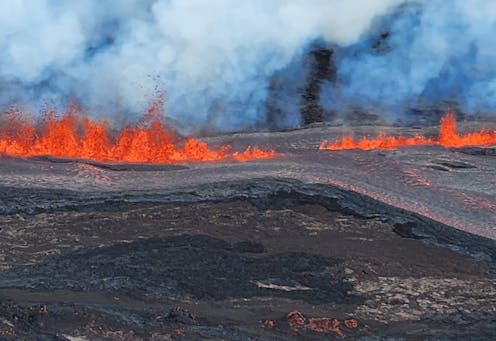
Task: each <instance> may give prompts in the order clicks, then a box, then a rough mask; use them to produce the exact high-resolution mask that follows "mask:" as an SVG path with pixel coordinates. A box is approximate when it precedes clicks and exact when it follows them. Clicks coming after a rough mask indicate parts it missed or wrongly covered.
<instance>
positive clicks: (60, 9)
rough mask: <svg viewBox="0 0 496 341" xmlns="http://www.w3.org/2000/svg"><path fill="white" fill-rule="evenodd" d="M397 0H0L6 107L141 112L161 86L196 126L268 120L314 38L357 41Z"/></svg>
mask: <svg viewBox="0 0 496 341" xmlns="http://www.w3.org/2000/svg"><path fill="white" fill-rule="evenodd" d="M399 2H400V0H362V1H349V0H306V1H304V0H292V1H288V0H270V1H266V0H265V1H264V0H238V1H230V0H155V1H154V0H141V1H140V0H119V1H100V0H85V1H62V0H16V1H3V2H1V3H0V32H1V36H0V104H3V105H6V104H24V103H16V102H28V103H29V104H31V105H32V106H34V107H36V106H39V105H40V103H43V101H47V100H48V101H53V102H54V103H56V104H61V103H62V104H63V103H64V102H65V101H67V100H69V99H70V98H71V97H75V98H77V99H78V100H79V101H80V102H81V104H82V105H83V106H87V107H88V108H90V109H92V108H93V109H94V110H99V111H104V112H106V113H108V114H112V113H116V112H124V113H126V114H127V113H138V112H140V111H142V110H143V109H144V106H145V105H146V104H147V103H149V101H150V99H151V98H152V97H153V96H154V94H155V93H156V87H157V86H159V87H160V88H162V89H163V90H164V91H165V93H166V101H167V109H166V115H168V116H170V117H172V118H174V119H176V120H178V121H179V122H180V123H182V124H183V125H184V126H188V127H189V128H190V129H197V128H199V127H201V126H203V125H204V124H206V123H207V122H208V121H210V124H212V120H214V125H215V127H216V128H218V129H240V128H244V127H247V126H249V125H251V124H254V123H256V122H257V121H259V120H261V119H262V115H263V114H264V105H265V100H266V97H267V88H268V85H269V80H270V77H271V76H272V75H273V74H274V72H276V71H278V70H280V69H282V68H284V67H285V66H286V65H288V64H289V63H290V62H291V60H292V59H293V58H294V57H295V56H297V55H298V54H300V53H302V51H303V50H304V49H305V48H306V47H307V45H308V44H309V43H310V42H312V41H314V40H317V39H324V40H326V41H329V42H332V43H335V44H339V45H349V44H352V43H354V42H356V41H357V40H358V39H359V38H360V36H361V35H362V34H363V33H364V32H365V31H366V30H367V29H368V28H369V27H370V25H371V22H372V20H373V19H374V18H375V17H376V16H379V15H382V14H384V13H386V12H387V11H389V10H390V9H391V8H392V7H393V6H394V5H396V4H398V3H399Z"/></svg>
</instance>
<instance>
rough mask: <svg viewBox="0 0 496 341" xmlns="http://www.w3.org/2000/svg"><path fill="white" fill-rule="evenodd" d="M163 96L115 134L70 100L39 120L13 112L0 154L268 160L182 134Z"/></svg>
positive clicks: (268, 154) (2, 130) (253, 151)
mask: <svg viewBox="0 0 496 341" xmlns="http://www.w3.org/2000/svg"><path fill="white" fill-rule="evenodd" d="M161 105H162V103H161V102H160V101H158V102H156V103H154V105H153V106H152V107H151V108H150V109H149V110H148V112H147V113H146V114H145V115H144V116H143V118H142V120H141V121H140V122H139V123H138V124H137V125H135V126H128V127H125V128H124V129H122V130H121V131H120V132H119V133H118V134H114V136H115V137H114V138H111V134H110V131H109V128H108V125H107V123H106V122H105V121H102V122H94V121H91V120H90V119H88V118H81V115H79V114H78V113H79V112H80V110H79V109H78V107H77V106H76V105H71V106H70V107H69V109H68V110H67V112H66V113H65V114H64V115H63V116H62V117H60V118H56V117H55V114H54V112H50V113H48V114H47V115H46V117H45V119H44V120H43V122H42V124H40V125H36V124H35V123H33V122H31V121H29V120H28V119H26V118H25V117H24V115H22V113H20V112H15V113H10V114H9V115H6V117H4V119H3V122H2V124H1V125H0V153H4V154H7V155H11V156H16V157H30V156H40V155H50V156H55V157H63V158H78V159H87V160H96V161H110V162H144V163H173V162H189V161H192V162H200V161H220V160H229V159H233V160H237V161H249V160H254V159H267V158H272V157H274V156H275V155H276V153H275V151H274V150H266V151H265V150H261V149H259V148H258V147H248V148H246V150H245V151H243V152H232V151H231V146H228V145H226V146H222V147H220V148H217V149H213V148H210V147H209V146H208V145H207V144H206V143H205V142H202V141H200V140H198V139H195V138H180V137H178V136H176V134H174V132H173V131H172V130H170V129H167V127H166V126H165V125H164V123H163V122H162V120H161V119H160V117H159V116H160V115H159V112H160V106H161Z"/></svg>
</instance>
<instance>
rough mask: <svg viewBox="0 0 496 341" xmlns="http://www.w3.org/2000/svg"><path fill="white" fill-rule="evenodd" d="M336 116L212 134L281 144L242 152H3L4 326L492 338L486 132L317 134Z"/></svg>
mask: <svg viewBox="0 0 496 341" xmlns="http://www.w3.org/2000/svg"><path fill="white" fill-rule="evenodd" d="M362 129H370V128H362ZM390 129H391V133H392V134H394V133H398V134H399V133H401V134H403V135H408V134H409V133H413V132H414V131H409V130H407V129H396V130H394V131H393V128H390ZM399 130H401V131H399ZM337 133H338V131H337V130H336V128H332V127H314V128H311V129H303V130H298V131H291V132H282V133H255V134H238V135H229V136H220V137H215V138H213V137H212V138H209V139H208V142H209V144H212V145H215V144H219V145H222V144H231V145H233V147H234V148H235V149H242V148H243V147H245V146H246V145H248V144H256V145H261V146H263V145H267V146H270V147H272V148H275V149H276V150H277V151H278V152H279V153H280V154H279V156H277V157H276V158H274V159H271V160H263V161H256V162H247V163H234V162H223V163H220V162H217V163H198V164H184V165H174V166H171V165H136V164H120V165H112V164H100V163H94V162H86V161H75V160H57V159H52V158H49V157H47V158H37V159H13V158H8V157H4V158H3V159H2V160H1V162H0V174H1V176H0V181H1V184H0V186H1V190H0V213H1V215H0V246H1V251H0V268H1V269H0V271H1V275H0V305H1V309H0V339H15V340H18V339H32V340H43V339H45V340H53V339H60V340H140V339H143V340H174V339H184V340H195V339H198V340H205V339H212V340H220V339H222V340H267V339H273V340H291V339H295V340H296V339H309V340H312V339H315V340H319V339H329V338H330V339H341V338H343V337H347V338H351V339H362V340H377V339H387V338H391V339H405V340H417V339H423V340H428V339H432V340H443V339H446V340H466V339H477V340H484V339H487V340H492V339H494V338H495V337H496V281H495V279H494V273H495V269H496V242H495V238H496V237H495V236H496V229H495V227H496V215H495V213H494V212H495V209H496V200H495V196H496V183H495V181H496V180H495V179H496V158H495V157H494V154H495V150H494V148H491V147H486V148H465V149H452V150H450V149H444V148H440V147H415V148H405V149H399V150H396V151H367V152H364V151H353V150H351V151H340V152H329V151H319V150H318V146H319V144H320V143H321V141H322V140H323V139H324V138H328V137H329V136H336V134H337Z"/></svg>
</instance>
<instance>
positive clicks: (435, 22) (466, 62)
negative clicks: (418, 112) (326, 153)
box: [321, 0, 496, 118]
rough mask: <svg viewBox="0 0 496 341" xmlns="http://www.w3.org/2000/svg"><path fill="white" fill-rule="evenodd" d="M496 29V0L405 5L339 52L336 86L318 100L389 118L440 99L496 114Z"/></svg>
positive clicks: (432, 0) (325, 87) (468, 109)
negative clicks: (495, 38)
mask: <svg viewBox="0 0 496 341" xmlns="http://www.w3.org/2000/svg"><path fill="white" fill-rule="evenodd" d="M495 34H496V1H493V0H470V1H467V0H449V1H446V0H429V1H427V0H426V1H416V2H410V3H405V4H403V5H401V6H399V7H397V8H396V9H395V10H394V11H392V12H390V13H389V14H388V15H387V16H385V17H383V18H381V20H378V21H376V22H375V24H374V25H373V27H372V29H371V31H370V32H369V33H368V35H367V36H363V37H362V38H361V39H360V40H359V41H356V42H355V43H354V44H350V45H349V46H347V47H345V48H343V49H342V50H341V51H340V57H339V60H338V61H337V63H338V75H337V77H338V79H339V85H338V86H336V85H335V84H324V85H323V87H322V92H323V93H322V96H321V104H322V105H323V106H324V107H325V108H326V109H327V110H330V111H338V112H345V111H347V110H349V109H350V107H357V106H360V107H361V108H362V109H364V110H367V111H369V112H374V113H376V114H379V115H382V116H389V117H392V118H398V117H399V116H400V115H404V113H406V112H408V111H409V110H410V109H412V108H414V109H415V108H417V109H418V108H420V109H422V108H424V109H425V108H427V111H430V112H431V113H432V110H431V109H429V108H433V107H436V106H439V105H440V104H441V103H443V102H444V103H449V106H455V107H456V108H458V109H460V110H462V111H464V112H466V113H468V114H475V113H485V114H490V113H494V112H496V48H495V47H494V40H493V39H494V36H495ZM381 35H382V37H381Z"/></svg>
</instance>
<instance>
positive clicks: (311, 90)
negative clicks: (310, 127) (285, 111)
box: [301, 47, 336, 125]
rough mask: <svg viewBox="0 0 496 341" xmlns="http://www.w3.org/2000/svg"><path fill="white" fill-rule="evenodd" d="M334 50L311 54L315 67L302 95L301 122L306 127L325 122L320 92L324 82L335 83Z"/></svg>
mask: <svg viewBox="0 0 496 341" xmlns="http://www.w3.org/2000/svg"><path fill="white" fill-rule="evenodd" d="M333 54H334V51H333V50H332V49H328V48H323V47H318V48H315V49H313V50H312V51H311V52H310V56H309V58H311V59H313V60H311V63H312V64H313V67H312V69H311V71H310V74H309V76H308V80H307V85H306V87H305V90H304V92H303V94H302V97H303V105H302V108H301V120H302V122H303V124H304V125H307V124H311V123H315V122H322V121H324V119H325V117H324V109H323V108H322V107H321V106H320V104H319V102H320V91H321V85H322V81H324V80H328V81H330V82H335V80H336V66H335V65H334V63H333V61H332V56H333Z"/></svg>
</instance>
